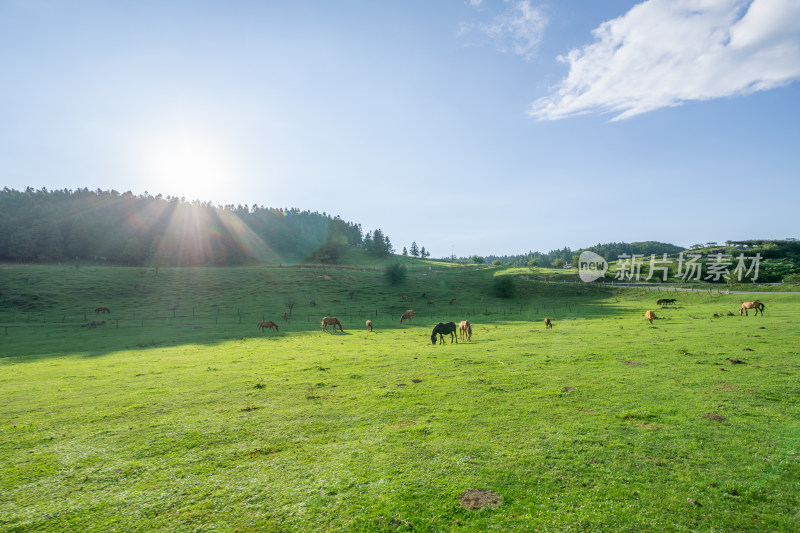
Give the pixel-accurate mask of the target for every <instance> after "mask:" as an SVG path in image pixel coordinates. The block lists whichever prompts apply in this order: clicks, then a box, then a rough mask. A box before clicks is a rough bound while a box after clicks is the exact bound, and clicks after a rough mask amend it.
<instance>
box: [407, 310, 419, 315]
mask: <svg viewBox="0 0 800 533" xmlns="http://www.w3.org/2000/svg"><path fill="white" fill-rule="evenodd" d="M406 314H407V315H411V316H414V317H415V316H417V313H415V312H414V310H413V309H406Z"/></svg>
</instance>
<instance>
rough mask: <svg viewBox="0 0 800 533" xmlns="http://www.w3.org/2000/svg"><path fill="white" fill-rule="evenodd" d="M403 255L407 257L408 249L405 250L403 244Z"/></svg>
mask: <svg viewBox="0 0 800 533" xmlns="http://www.w3.org/2000/svg"><path fill="white" fill-rule="evenodd" d="M403 256H404V257H408V250H406V247H405V246H403Z"/></svg>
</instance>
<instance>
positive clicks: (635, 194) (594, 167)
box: [0, 0, 800, 256]
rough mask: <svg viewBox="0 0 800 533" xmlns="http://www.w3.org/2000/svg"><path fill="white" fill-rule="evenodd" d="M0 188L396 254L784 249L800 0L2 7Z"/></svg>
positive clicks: (791, 222)
mask: <svg viewBox="0 0 800 533" xmlns="http://www.w3.org/2000/svg"><path fill="white" fill-rule="evenodd" d="M0 66H2V68H0V186H4V187H9V188H15V189H24V188H25V187H28V186H30V187H33V188H35V189H40V188H42V187H46V188H48V189H63V188H68V189H75V188H82V187H88V188H90V189H97V188H100V189H104V190H107V189H115V190H117V191H119V192H125V191H132V192H133V193H135V194H141V193H144V192H145V191H148V192H149V193H151V194H158V193H160V194H163V195H165V196H166V195H171V196H178V197H185V198H186V199H199V200H201V201H210V202H212V203H214V204H243V205H252V204H258V205H263V206H269V207H297V208H300V209H308V210H313V211H320V212H327V213H331V214H336V215H339V216H341V217H342V218H344V219H345V220H349V221H353V222H358V223H360V224H361V225H362V227H363V228H364V230H365V231H366V230H371V229H374V228H378V227H379V228H381V229H382V230H383V231H384V232H385V233H386V234H388V235H389V237H390V238H391V240H392V243H393V244H394V246H395V247H396V248H397V249H398V251H399V250H401V249H402V247H403V246H410V244H411V242H412V241H416V242H417V243H418V244H419V245H421V246H425V247H426V248H427V249H428V250H430V251H431V252H432V253H433V255H434V256H448V255H450V254H451V252H452V253H455V254H456V255H458V256H468V255H472V254H479V255H488V254H498V255H503V254H514V253H524V252H527V251H528V250H540V251H547V250H550V249H552V248H560V247H563V246H570V247H572V248H573V249H577V248H579V247H582V246H589V245H592V244H596V243H598V242H611V241H628V242H630V241H639V240H660V241H666V242H672V243H675V244H679V245H685V246H689V245H691V244H694V243H702V242H708V241H718V242H722V241H724V240H727V239H732V240H738V239H746V238H786V237H800V222H798V221H800V217H798V216H797V214H796V212H795V211H794V210H795V209H796V205H797V198H798V197H799V195H798V193H799V192H800V190H799V189H800V184H799V183H800V180H798V178H800V83H798V79H800V2H797V0H752V1H744V0H649V1H646V2H636V1H622V0H617V1H603V2H593V1H592V2H589V1H572V0H559V1H558V2H547V3H544V2H542V3H540V2H537V1H534V0H530V1H518V0H482V1H478V0H471V1H470V0H438V1H435V2H434V1H429V0H404V1H400V0H396V1H395V0H386V1H380V2H374V1H341V2H328V1H313V0H311V1H306V2H290V1H271V2H258V1H250V2H248V1H236V2H203V1H192V2H189V1H186V2H181V1H152V2H150V1H142V2H99V1H98V2H94V1H54V0H0Z"/></svg>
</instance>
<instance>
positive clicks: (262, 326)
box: [258, 320, 278, 331]
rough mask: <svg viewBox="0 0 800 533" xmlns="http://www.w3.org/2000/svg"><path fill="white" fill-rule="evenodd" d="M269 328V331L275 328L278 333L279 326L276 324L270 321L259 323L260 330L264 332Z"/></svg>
mask: <svg viewBox="0 0 800 533" xmlns="http://www.w3.org/2000/svg"><path fill="white" fill-rule="evenodd" d="M267 328H269V329H272V328H275V331H278V324H276V323H275V322H273V321H272V320H268V321H266V322H259V323H258V329H260V330H261V331H264V330H265V329H267Z"/></svg>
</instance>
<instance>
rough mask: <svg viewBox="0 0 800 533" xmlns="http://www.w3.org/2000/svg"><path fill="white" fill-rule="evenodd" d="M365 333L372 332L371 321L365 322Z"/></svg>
mask: <svg viewBox="0 0 800 533" xmlns="http://www.w3.org/2000/svg"><path fill="white" fill-rule="evenodd" d="M367 331H372V320H367Z"/></svg>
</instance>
